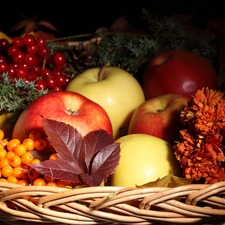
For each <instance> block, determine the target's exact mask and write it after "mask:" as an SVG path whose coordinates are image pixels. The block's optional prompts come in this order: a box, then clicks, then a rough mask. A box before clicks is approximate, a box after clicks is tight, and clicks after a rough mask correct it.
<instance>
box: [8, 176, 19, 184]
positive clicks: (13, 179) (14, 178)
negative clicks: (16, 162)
mask: <svg viewBox="0 0 225 225" xmlns="http://www.w3.org/2000/svg"><path fill="white" fill-rule="evenodd" d="M7 181H8V182H9V183H12V184H17V183H18V181H19V180H18V178H17V177H15V176H14V175H13V174H12V175H9V176H8V177H7Z"/></svg>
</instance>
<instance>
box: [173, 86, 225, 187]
mask: <svg viewBox="0 0 225 225" xmlns="http://www.w3.org/2000/svg"><path fill="white" fill-rule="evenodd" d="M180 116H181V122H182V123H183V124H184V127H185V129H183V130H181V131H180V136H179V139H178V141H177V143H176V144H175V145H174V149H175V155H176V158H177V160H178V161H179V162H180V165H181V167H182V168H183V173H184V175H185V176H186V178H193V179H194V180H196V181H199V180H200V179H204V180H205V183H214V182H218V181H222V180H225V156H224V152H223V150H224V149H223V148H224V146H223V142H224V137H225V99H224V93H223V92H221V91H214V90H209V89H208V88H207V87H206V88H202V90H198V91H197V92H196V93H195V95H194V96H193V97H192V98H191V99H190V100H189V101H188V104H187V106H186V107H185V108H184V110H183V111H182V112H181V115H180Z"/></svg>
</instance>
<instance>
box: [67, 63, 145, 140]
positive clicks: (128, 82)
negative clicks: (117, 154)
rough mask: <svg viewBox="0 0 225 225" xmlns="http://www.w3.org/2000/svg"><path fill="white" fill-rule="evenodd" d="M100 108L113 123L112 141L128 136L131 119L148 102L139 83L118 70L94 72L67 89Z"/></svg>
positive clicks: (91, 71)
mask: <svg viewBox="0 0 225 225" xmlns="http://www.w3.org/2000/svg"><path fill="white" fill-rule="evenodd" d="M65 90H66V91H74V92H77V93H80V94H82V95H84V96H85V97H87V98H89V99H91V100H92V101H94V102H96V103H98V104H99V105H101V106H102V107H103V108H104V109H105V111H106V112H107V113H108V115H109V118H110V120H111V123H112V128H113V137H114V139H118V138H119V137H121V136H124V135H126V134H127V131H128V126H129V122H130V119H131V116H132V114H133V112H134V110H135V109H136V107H137V106H139V105H140V104H141V103H143V102H144V101H145V98H144V93H143V90H142V88H141V86H140V84H139V83H138V81H137V80H136V79H135V78H134V76H132V75H131V74H130V73H128V72H127V71H125V70H123V69H120V68H117V67H103V68H92V69H88V70H86V71H85V72H83V73H81V74H79V75H78V76H76V77H74V78H73V79H72V80H71V81H70V83H69V84H68V85H67V87H66V88H65Z"/></svg>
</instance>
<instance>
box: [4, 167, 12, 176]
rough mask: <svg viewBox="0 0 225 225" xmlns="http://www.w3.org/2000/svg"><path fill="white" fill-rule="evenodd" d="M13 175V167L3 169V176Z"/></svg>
mask: <svg viewBox="0 0 225 225" xmlns="http://www.w3.org/2000/svg"><path fill="white" fill-rule="evenodd" d="M12 174H13V167H12V166H10V165H6V166H3V167H2V176H3V177H8V176H10V175H12Z"/></svg>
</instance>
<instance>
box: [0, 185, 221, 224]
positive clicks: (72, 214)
mask: <svg viewBox="0 0 225 225" xmlns="http://www.w3.org/2000/svg"><path fill="white" fill-rule="evenodd" d="M0 221H2V222H3V223H5V224H16V225H19V224H35V223H41V224H58V225H59V224H85V225H87V224H138V225H145V224H203V223H204V224H208V223H210V224H215V223H214V222H216V223H218V222H220V221H221V222H222V223H223V222H225V181H222V182H218V183H215V184H189V185H183V186H178V187H173V188H167V187H149V188H124V187H114V186H98V187H85V188H75V189H68V188H59V187H49V186H21V185H16V184H10V183H5V182H0ZM224 224H225V223H224Z"/></svg>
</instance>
